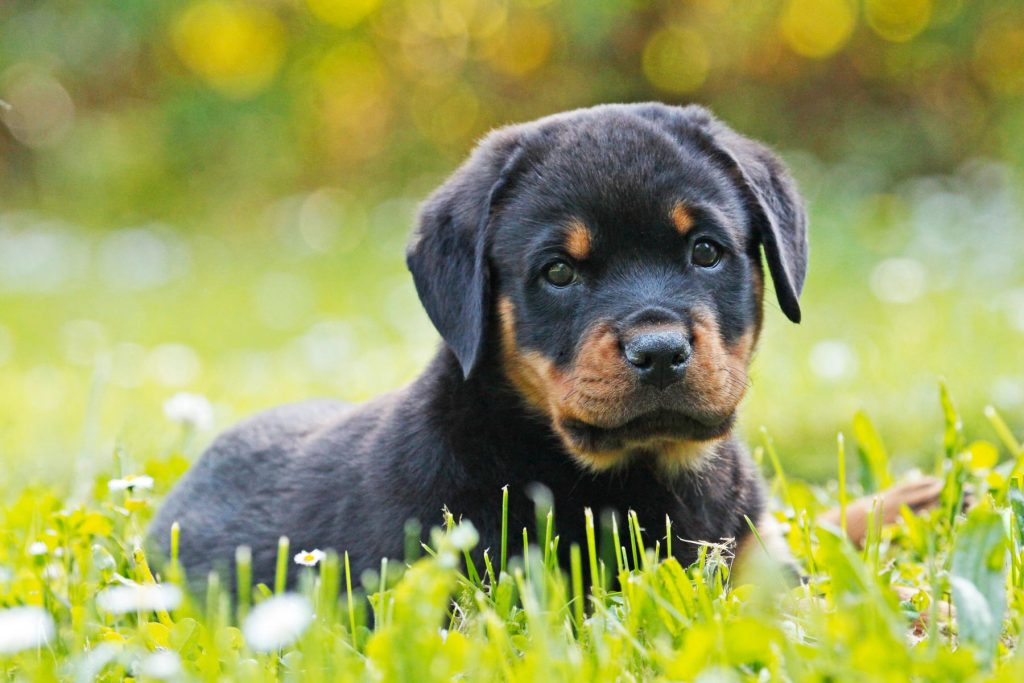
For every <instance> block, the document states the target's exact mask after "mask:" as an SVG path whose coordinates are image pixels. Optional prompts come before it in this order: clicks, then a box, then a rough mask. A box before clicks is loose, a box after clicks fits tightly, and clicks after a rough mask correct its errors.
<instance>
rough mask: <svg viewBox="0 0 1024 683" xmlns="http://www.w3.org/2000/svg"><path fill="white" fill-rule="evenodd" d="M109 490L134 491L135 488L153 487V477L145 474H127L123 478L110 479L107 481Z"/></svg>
mask: <svg viewBox="0 0 1024 683" xmlns="http://www.w3.org/2000/svg"><path fill="white" fill-rule="evenodd" d="M107 488H109V489H110V490H111V491H134V490H135V489H151V488H153V477H150V476H147V475H145V474H129V475H128V476H126V477H124V478H123V479H111V480H110V481H108V482H107Z"/></svg>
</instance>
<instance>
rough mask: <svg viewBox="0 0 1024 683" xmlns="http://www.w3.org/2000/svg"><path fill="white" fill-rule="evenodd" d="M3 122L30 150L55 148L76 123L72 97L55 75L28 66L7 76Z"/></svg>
mask: <svg viewBox="0 0 1024 683" xmlns="http://www.w3.org/2000/svg"><path fill="white" fill-rule="evenodd" d="M0 95H2V98H0V99H3V100H4V101H6V106H4V107H0V120H3V122H4V123H5V124H6V125H7V128H8V130H10V131H11V135H13V136H14V139H16V140H17V141H18V142H20V143H21V144H23V145H25V146H26V147H35V148H41V147H53V146H54V145H57V144H59V143H60V142H61V141H63V140H64V139H65V138H66V137H67V134H68V133H69V132H70V131H71V127H72V124H73V123H74V120H75V105H74V103H73V102H72V101H71V96H70V95H69V94H68V91H67V90H65V89H64V86H62V85H61V84H60V83H59V82H58V81H57V80H56V79H55V78H53V76H51V75H50V74H48V73H46V72H45V71H42V70H40V69H36V68H34V67H31V66H27V65H20V66H15V67H11V68H10V69H8V70H7V71H6V72H5V73H4V75H3V81H2V84H0Z"/></svg>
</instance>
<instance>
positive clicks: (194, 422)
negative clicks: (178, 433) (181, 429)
mask: <svg viewBox="0 0 1024 683" xmlns="http://www.w3.org/2000/svg"><path fill="white" fill-rule="evenodd" d="M164 415H166V416H167V419H168V420H170V421H171V422H177V423H178V424H181V425H184V426H186V427H191V428H192V429H195V430H196V431H200V432H202V431H205V430H208V429H212V428H213V406H212V405H210V400H209V399H208V398H206V397H205V396H200V395H199V394H190V393H188V392H184V391H183V392H180V393H177V394H175V395H174V396H171V397H170V398H169V399H167V401H166V402H165V403H164Z"/></svg>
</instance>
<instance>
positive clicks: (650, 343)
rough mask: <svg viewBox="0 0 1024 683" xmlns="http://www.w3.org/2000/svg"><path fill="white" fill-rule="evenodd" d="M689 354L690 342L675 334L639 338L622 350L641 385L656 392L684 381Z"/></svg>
mask: <svg viewBox="0 0 1024 683" xmlns="http://www.w3.org/2000/svg"><path fill="white" fill-rule="evenodd" d="M690 351H691V349H690V342H689V341H688V340H687V339H686V336H685V335H684V334H683V333H682V332H679V331H676V330H671V331H669V330H665V331H660V332H645V333H643V334H638V335H637V336H635V337H633V338H632V339H630V340H629V341H627V342H626V343H625V344H624V345H623V348H622V352H623V355H625V356H626V360H627V361H629V364H630V365H632V366H633V367H634V368H635V369H636V373H637V376H638V377H639V378H640V381H641V382H642V383H644V384H650V385H652V386H656V387H658V388H659V389H664V388H665V387H667V386H669V385H670V384H674V383H676V382H678V381H679V380H681V379H682V378H683V373H684V372H686V361H688V360H689V359H690Z"/></svg>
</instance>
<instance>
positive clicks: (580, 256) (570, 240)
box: [565, 219, 591, 261]
mask: <svg viewBox="0 0 1024 683" xmlns="http://www.w3.org/2000/svg"><path fill="white" fill-rule="evenodd" d="M590 241H591V240H590V229H589V228H588V227H587V226H586V224H584V223H583V221H581V220H579V219H576V220H573V221H572V222H571V223H569V231H568V232H567V233H566V236H565V250H566V252H568V254H569V256H572V257H573V258H574V259H576V260H577V261H586V260H587V259H588V258H589V257H590V246H591V245H590Z"/></svg>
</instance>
